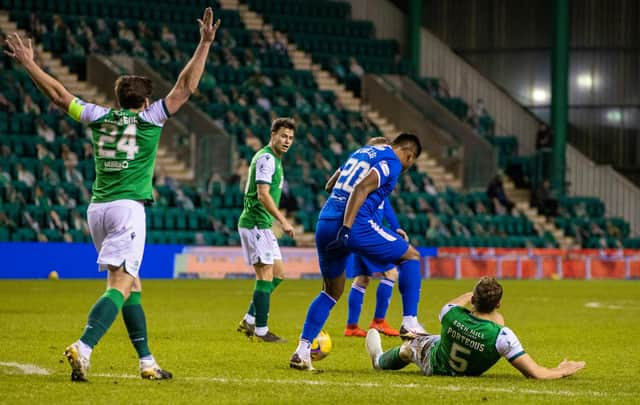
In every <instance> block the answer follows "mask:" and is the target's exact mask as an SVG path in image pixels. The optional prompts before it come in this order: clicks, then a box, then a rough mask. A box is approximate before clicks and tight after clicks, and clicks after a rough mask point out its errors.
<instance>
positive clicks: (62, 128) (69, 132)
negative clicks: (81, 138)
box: [58, 118, 78, 140]
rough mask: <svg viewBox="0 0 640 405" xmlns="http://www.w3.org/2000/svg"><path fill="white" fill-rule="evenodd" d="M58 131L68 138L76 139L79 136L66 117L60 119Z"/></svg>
mask: <svg viewBox="0 0 640 405" xmlns="http://www.w3.org/2000/svg"><path fill="white" fill-rule="evenodd" d="M58 133H59V134H60V135H62V137H63V138H65V139H68V140H74V139H76V138H77V137H78V134H77V133H76V131H75V130H74V129H73V128H72V127H71V125H69V123H68V122H67V120H66V119H64V118H62V119H60V121H59V122H58Z"/></svg>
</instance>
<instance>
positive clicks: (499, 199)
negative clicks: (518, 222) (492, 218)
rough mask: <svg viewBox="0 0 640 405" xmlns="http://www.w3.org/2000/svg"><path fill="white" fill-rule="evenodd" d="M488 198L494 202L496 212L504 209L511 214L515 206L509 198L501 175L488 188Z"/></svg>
mask: <svg viewBox="0 0 640 405" xmlns="http://www.w3.org/2000/svg"><path fill="white" fill-rule="evenodd" d="M487 197H489V199H490V200H491V201H492V203H493V205H494V210H498V211H500V207H504V209H505V210H506V211H507V212H508V213H511V212H512V210H513V207H514V206H515V204H514V203H513V202H512V201H511V200H509V198H507V194H506V193H505V191H504V186H503V184H502V177H501V176H500V175H499V174H498V175H496V176H495V177H494V178H493V180H491V183H489V185H488V186H487Z"/></svg>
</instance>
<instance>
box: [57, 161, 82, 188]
mask: <svg viewBox="0 0 640 405" xmlns="http://www.w3.org/2000/svg"><path fill="white" fill-rule="evenodd" d="M76 165H77V162H76V164H66V163H65V165H64V173H63V174H62V175H63V178H64V181H66V182H67V183H73V184H76V185H77V184H80V183H82V182H84V177H83V176H82V173H80V171H79V170H78V169H77V168H76Z"/></svg>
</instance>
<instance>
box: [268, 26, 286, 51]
mask: <svg viewBox="0 0 640 405" xmlns="http://www.w3.org/2000/svg"><path fill="white" fill-rule="evenodd" d="M270 45H271V49H273V50H274V51H276V52H278V53H279V54H281V55H285V54H286V53H287V40H286V39H285V37H284V36H283V35H282V34H281V33H280V32H279V31H275V32H274V33H273V41H272V42H271V43H270Z"/></svg>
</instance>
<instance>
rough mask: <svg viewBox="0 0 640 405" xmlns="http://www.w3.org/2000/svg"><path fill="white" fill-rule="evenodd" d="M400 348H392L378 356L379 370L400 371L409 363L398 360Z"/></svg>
mask: <svg viewBox="0 0 640 405" xmlns="http://www.w3.org/2000/svg"><path fill="white" fill-rule="evenodd" d="M400 347H401V346H398V347H394V348H393V349H390V350H387V351H386V352H384V353H382V354H381V355H380V357H379V358H378V365H379V366H380V368H381V369H383V370H400V369H401V368H403V367H405V366H406V365H407V364H409V363H411V362H410V361H404V360H402V359H401V358H400Z"/></svg>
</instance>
